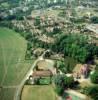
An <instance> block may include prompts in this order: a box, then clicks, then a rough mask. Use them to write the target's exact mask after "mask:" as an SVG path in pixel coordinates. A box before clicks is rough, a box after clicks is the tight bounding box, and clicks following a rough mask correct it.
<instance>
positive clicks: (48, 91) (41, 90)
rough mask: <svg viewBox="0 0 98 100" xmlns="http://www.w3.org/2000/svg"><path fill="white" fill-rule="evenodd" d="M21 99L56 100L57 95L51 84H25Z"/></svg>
mask: <svg viewBox="0 0 98 100" xmlns="http://www.w3.org/2000/svg"><path fill="white" fill-rule="evenodd" d="M21 100H57V95H56V93H55V91H54V88H53V87H52V85H34V86H28V85H26V86H24V89H23V93H22V99H21Z"/></svg>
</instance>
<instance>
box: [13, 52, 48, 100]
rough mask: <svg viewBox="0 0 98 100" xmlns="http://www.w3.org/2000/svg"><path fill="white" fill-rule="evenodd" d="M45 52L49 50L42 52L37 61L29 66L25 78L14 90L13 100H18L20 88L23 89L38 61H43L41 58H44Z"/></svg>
mask: <svg viewBox="0 0 98 100" xmlns="http://www.w3.org/2000/svg"><path fill="white" fill-rule="evenodd" d="M47 51H49V50H46V51H44V53H43V54H42V55H41V56H39V57H38V59H37V60H35V62H34V63H33V65H32V66H31V68H30V70H29V71H28V72H27V74H26V76H25V77H24V79H23V80H22V82H21V83H20V85H19V86H18V88H17V89H16V93H15V96H14V100H20V97H21V90H22V88H23V86H24V84H25V82H26V80H27V79H28V77H29V76H30V75H32V72H33V69H34V67H35V66H36V64H37V62H38V61H40V60H43V57H44V55H45V54H46V52H47Z"/></svg>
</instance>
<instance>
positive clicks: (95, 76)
mask: <svg viewBox="0 0 98 100" xmlns="http://www.w3.org/2000/svg"><path fill="white" fill-rule="evenodd" d="M90 79H91V81H92V82H93V83H96V84H98V70H97V71H95V72H94V73H93V74H91V75H90Z"/></svg>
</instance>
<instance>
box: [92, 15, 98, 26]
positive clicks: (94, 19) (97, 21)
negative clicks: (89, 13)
mask: <svg viewBox="0 0 98 100" xmlns="http://www.w3.org/2000/svg"><path fill="white" fill-rule="evenodd" d="M90 20H91V22H92V23H94V24H97V23H98V17H97V16H93V17H91V19H90Z"/></svg>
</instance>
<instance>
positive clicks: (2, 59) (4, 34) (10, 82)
mask: <svg viewBox="0 0 98 100" xmlns="http://www.w3.org/2000/svg"><path fill="white" fill-rule="evenodd" d="M26 44H27V42H26V40H25V39H24V38H22V37H21V36H20V35H19V34H18V33H16V32H14V31H12V30H10V29H8V28H0V86H1V87H0V100H13V97H14V93H15V90H16V88H17V87H18V85H19V83H20V82H21V80H22V79H23V77H24V75H25V74H26V72H27V71H28V70H29V68H30V66H31V61H26V60H25V52H26V48H27V45H26ZM1 91H2V92H1Z"/></svg>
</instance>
